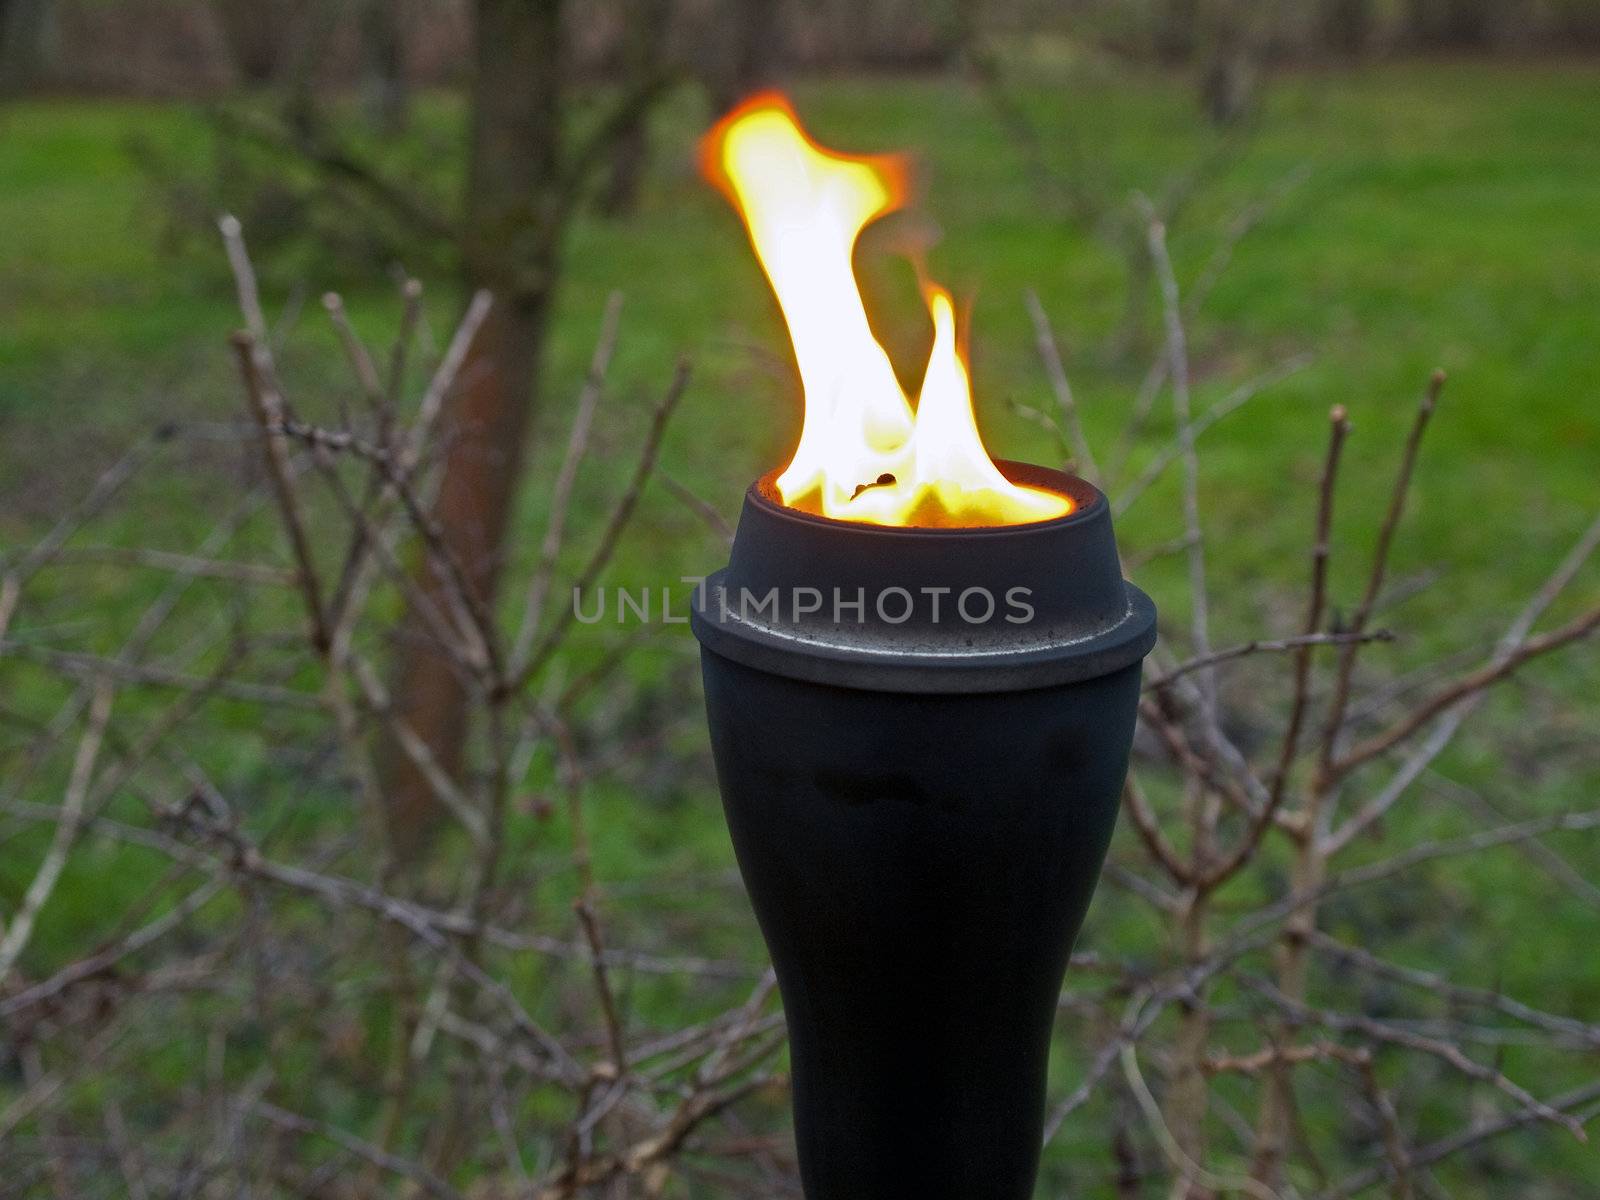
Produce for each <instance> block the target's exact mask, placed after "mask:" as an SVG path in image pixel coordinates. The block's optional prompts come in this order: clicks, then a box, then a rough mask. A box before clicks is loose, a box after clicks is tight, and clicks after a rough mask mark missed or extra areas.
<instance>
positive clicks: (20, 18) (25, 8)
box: [0, 0, 55, 95]
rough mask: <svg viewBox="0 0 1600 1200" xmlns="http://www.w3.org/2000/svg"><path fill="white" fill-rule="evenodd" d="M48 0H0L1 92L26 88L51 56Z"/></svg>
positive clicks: (51, 14) (51, 24) (37, 78)
mask: <svg viewBox="0 0 1600 1200" xmlns="http://www.w3.org/2000/svg"><path fill="white" fill-rule="evenodd" d="M54 20H55V11H54V5H53V4H52V3H51V0H0V95H3V94H7V93H17V92H24V91H27V90H28V89H29V88H30V87H33V86H34V85H35V84H37V83H38V82H40V80H42V79H43V78H44V77H45V76H46V75H47V74H49V68H50V66H51V59H52V58H53V56H54V49H55V45H54V43H55V38H54Z"/></svg>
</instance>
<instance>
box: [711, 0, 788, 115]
mask: <svg viewBox="0 0 1600 1200" xmlns="http://www.w3.org/2000/svg"><path fill="white" fill-rule="evenodd" d="M726 7H727V9H728V15H727V21H726V29H727V37H726V39H725V40H724V42H723V45H724V46H725V47H726V53H725V54H724V56H723V58H722V60H721V61H720V62H718V63H717V64H716V65H715V67H714V69H713V71H712V76H711V101H712V104H713V106H714V107H715V108H716V109H717V111H718V112H719V113H721V112H727V111H728V110H729V109H730V108H732V107H733V106H734V105H735V104H738V103H739V101H741V100H743V99H744V98H745V97H746V96H748V95H749V94H750V93H751V92H753V91H755V90H756V89H758V88H760V87H761V86H762V85H764V84H766V83H767V82H768V81H769V80H770V78H771V74H772V68H773V66H774V64H775V62H776V60H777V57H778V56H777V53H776V51H777V47H778V41H779V36H780V34H779V28H778V24H779V22H778V17H779V8H780V5H779V3H778V0H727V3H726Z"/></svg>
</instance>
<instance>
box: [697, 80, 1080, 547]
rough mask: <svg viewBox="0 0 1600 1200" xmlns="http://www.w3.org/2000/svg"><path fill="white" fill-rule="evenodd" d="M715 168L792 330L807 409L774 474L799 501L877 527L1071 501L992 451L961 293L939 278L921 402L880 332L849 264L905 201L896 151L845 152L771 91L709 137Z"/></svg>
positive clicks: (707, 154) (969, 519)
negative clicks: (908, 390) (960, 321)
mask: <svg viewBox="0 0 1600 1200" xmlns="http://www.w3.org/2000/svg"><path fill="white" fill-rule="evenodd" d="M701 151H702V165H703V167H704V169H705V172H706V175H707V177H708V178H710V179H711V181H712V182H713V183H715V184H716V185H717V186H718V187H720V188H721V189H722V190H723V191H724V192H725V193H726V194H727V196H728V198H729V200H730V201H732V203H733V205H734V207H735V208H736V209H738V211H739V214H740V216H741V217H743V218H744V222H745V226H746V227H747V228H748V230H749V231H750V241H751V243H752V244H753V245H754V247H755V252H756V257H757V258H758V259H760V260H761V266H762V269H763V270H765V272H766V274H767V279H768V280H769V281H770V282H771V284H772V290H773V291H774V292H775V293H776V294H777V297H778V306H779V307H780V308H781V309H782V310H783V318H784V321H785V323H786V324H787V325H788V327H789V338H790V341H791V342H792V343H793V345H794V355H795V361H796V362H797V364H798V365H799V368H800V381H801V384H802V385H803V387H804V391H805V420H804V423H803V425H802V426H801V430H800V443H799V445H798V446H797V447H796V448H795V452H794V458H793V459H792V460H791V461H790V463H789V465H788V467H786V468H785V469H784V471H783V472H782V474H780V475H779V476H778V481H777V486H778V492H779V495H781V496H782V498H783V502H784V503H785V504H786V505H788V506H789V507H791V508H798V509H803V510H805V511H807V512H813V513H820V514H821V515H823V516H827V517H833V518H835V519H838V520H844V521H866V522H870V523H872V524H876V525H916V526H974V525H1017V524H1022V523H1025V522H1029V521H1045V520H1049V519H1050V518H1052V517H1059V516H1063V515H1064V514H1066V513H1069V512H1071V511H1072V501H1071V500H1070V499H1068V498H1067V497H1066V496H1063V495H1060V494H1058V493H1056V492H1050V491H1044V490H1042V489H1039V488H1029V487H1022V486H1019V485H1017V484H1014V483H1012V482H1011V481H1010V480H1008V479H1007V478H1006V477H1005V476H1004V475H1002V474H1001V473H1000V470H999V468H998V467H996V466H995V465H994V462H993V460H991V459H990V457H989V455H988V452H987V451H985V450H984V448H983V440H982V438H981V437H979V435H978V426H977V422H976V420H975V418H974V417H973V413H972V391H971V382H970V379H969V376H968V374H967V368H966V364H965V363H964V362H963V361H962V358H961V354H960V350H959V348H958V346H957V343H956V322H955V309H954V306H953V305H952V303H951V300H950V295H949V293H947V292H945V291H944V290H943V289H941V288H937V287H931V288H929V289H928V295H927V300H928V308H929V311H930V313H931V314H932V317H933V329H934V338H933V351H932V353H931V354H930V355H929V358H928V367H927V371H926V373H925V374H924V376H923V380H922V390H921V393H920V395H919V397H918V400H917V407H916V411H915V412H913V411H912V408H911V405H910V404H909V403H908V402H907V400H906V396H905V393H904V392H903V391H901V388H900V382H899V380H898V379H896V378H895V374H894V368H893V367H892V366H891V365H890V363H889V356H888V354H886V353H885V352H884V349H883V347H882V346H880V345H879V344H878V341H877V339H876V338H875V337H873V335H872V329H871V327H870V326H869V325H868V323H867V313H866V309H865V308H864V307H863V305H862V302H861V293H860V290H859V289H858V288H857V286H856V280H855V273H854V270H853V268H852V265H851V255H852V253H853V252H854V249H855V244H856V239H857V238H858V237H859V236H860V234H861V231H862V230H863V229H864V228H866V226H867V225H868V224H870V223H871V222H872V221H873V220H875V219H876V218H877V217H879V216H882V215H883V214H884V213H887V212H891V211H893V210H894V209H896V208H898V207H899V206H900V205H901V204H902V203H903V201H904V197H905V182H904V172H903V170H902V168H901V165H900V163H899V161H898V160H895V159H890V158H863V157H851V156H846V155H841V154H835V153H833V152H831V151H828V150H824V149H823V148H822V147H821V146H818V145H817V144H816V143H815V142H813V141H812V140H811V139H810V138H809V137H808V136H807V135H806V133H805V131H804V130H803V129H802V128H801V127H800V124H799V122H798V120H797V119H796V118H795V114H794V111H793V109H791V108H790V107H789V104H788V101H787V100H785V99H784V98H783V97H782V96H780V95H778V94H776V93H766V94H763V95H760V96H756V97H753V98H752V99H750V100H748V101H746V102H745V103H744V104H742V105H741V106H740V107H739V108H738V109H736V110H735V111H734V112H732V113H730V114H729V115H728V116H726V117H724V118H723V119H722V120H721V121H720V122H718V124H717V125H716V126H715V127H714V128H713V129H712V130H711V132H710V133H709V134H707V135H706V138H705V141H704V142H703V143H702V147H701Z"/></svg>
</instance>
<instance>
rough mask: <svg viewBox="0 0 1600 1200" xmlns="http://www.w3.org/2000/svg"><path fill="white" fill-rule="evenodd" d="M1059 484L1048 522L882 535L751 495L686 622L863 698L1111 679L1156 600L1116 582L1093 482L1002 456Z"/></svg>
mask: <svg viewBox="0 0 1600 1200" xmlns="http://www.w3.org/2000/svg"><path fill="white" fill-rule="evenodd" d="M999 465H1000V467H1001V469H1002V470H1003V471H1004V472H1005V473H1006V475H1007V476H1008V477H1009V478H1011V479H1012V480H1013V481H1014V482H1017V483H1021V484H1026V485H1030V486H1034V487H1045V488H1049V489H1052V490H1055V491H1059V492H1065V493H1066V494H1067V495H1069V496H1071V497H1072V499H1073V501H1074V505H1075V507H1074V509H1073V511H1072V512H1071V513H1069V514H1067V515H1066V516H1064V517H1060V518H1057V519H1056V520H1053V521H1041V522H1036V523H1033V524H1029V525H1007V526H995V527H986V528H974V529H906V528H885V527H882V526H875V525H864V524H857V523H852V522H843V521H833V520H828V519H826V518H822V517H816V516H812V515H810V514H807V513H803V512H799V511H797V510H795V509H791V508H786V507H784V506H783V505H782V504H781V503H779V502H777V500H776V499H775V498H774V494H773V491H772V479H771V476H768V477H767V478H765V479H762V480H758V481H757V482H756V483H755V484H753V485H752V486H751V488H750V490H749V491H748V492H747V493H746V496H745V503H744V510H743V512H742V514H741V515H740V519H739V528H738V532H737V534H736V535H735V538H734V542H733V548H732V552H731V555H730V560H729V563H728V566H727V567H726V568H725V569H723V570H721V571H718V572H716V573H715V574H713V575H711V576H710V577H708V578H707V579H706V581H705V583H704V584H702V585H701V587H699V588H698V589H696V592H695V597H694V604H693V608H692V611H691V614H690V621H691V624H692V626H693V629H694V633H695V636H696V637H697V638H699V640H700V642H701V644H702V645H703V646H705V648H706V649H708V650H710V651H712V652H713V653H716V654H719V655H721V656H723V657H724V658H728V659H731V660H733V661H734V662H738V663H742V664H744V665H745V666H749V667H754V668H756V669H758V670H763V671H768V672H771V673H773V674H776V675H783V676H787V677H789V678H793V679H802V680H806V681H809V682H813V683H824V684H833V685H837V686H840V687H853V688H861V689H866V690H870V691H894V692H909V693H960V692H1000V691H1016V690H1020V689H1026V688H1035V687H1049V686H1052V685H1056V684H1063V683H1071V682H1075V681H1078V680H1082V679H1089V678H1094V677H1096V676H1100V675H1107V674H1110V673H1112V672H1114V671H1117V670H1120V669H1122V668H1124V667H1127V666H1129V665H1131V664H1132V663H1135V662H1137V661H1139V660H1140V659H1142V658H1143V657H1144V656H1145V655H1146V654H1148V653H1149V651H1150V648H1151V646H1152V645H1154V643H1155V637H1156V628H1155V625H1156V619H1155V606H1154V605H1153V604H1152V603H1151V601H1150V598H1149V597H1148V596H1146V595H1145V594H1144V593H1143V592H1142V591H1140V590H1139V589H1138V588H1136V587H1134V586H1133V585H1132V584H1130V583H1128V582H1126V581H1125V580H1124V579H1123V578H1122V573H1121V568H1120V563H1119V560H1118V557H1117V550H1116V541H1115V538H1114V536H1113V534H1112V529H1111V512H1110V506H1109V504H1108V503H1107V502H1106V499H1105V496H1104V495H1103V494H1102V493H1101V492H1100V491H1099V489H1097V488H1095V487H1094V486H1093V485H1092V484H1089V483H1087V482H1085V481H1084V480H1081V479H1078V478H1076V477H1075V476H1068V475H1065V474H1062V473H1061V472H1057V471H1050V470H1047V469H1045V468H1042V467H1034V466H1028V465H1026V464H1020V463H1008V462H1002V463H1000V464H999Z"/></svg>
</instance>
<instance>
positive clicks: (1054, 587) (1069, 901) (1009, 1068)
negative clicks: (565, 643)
mask: <svg viewBox="0 0 1600 1200" xmlns="http://www.w3.org/2000/svg"><path fill="white" fill-rule="evenodd" d="M704 153H705V158H706V166H707V169H708V173H710V174H711V176H712V177H713V179H715V180H716V181H717V182H718V183H719V184H721V185H722V186H723V188H724V190H725V191H726V192H727V193H728V195H729V196H730V198H731V199H732V200H733V201H734V203H735V205H736V207H737V208H738V209H739V211H740V212H741V214H742V215H743V216H744V218H745V220H746V223H747V225H748V227H749V229H750V233H751V239H752V242H753V243H754V245H755V248H756V251H757V255H758V257H759V258H760V259H761V262H762V265H763V267H764V269H765V270H766V273H767V276H768V278H769V280H770V281H771V282H772V284H773V287H774V291H775V292H776V293H777V296H778V300H779V304H780V306H781V307H782V309H783V312H784V317H785V320H786V323H787V324H788V326H789V329H790V333H791V337H792V339H793V341H794V346H795V353H796V358H797V360H798V362H799V366H800V373H801V378H802V382H803V384H804V388H805V397H806V415H805V424H804V427H803V429H802V433H801V438H800V443H799V446H798V447H797V449H796V452H795V456H794V458H793V459H792V461H791V462H790V464H789V466H788V467H787V468H785V469H784V470H783V471H781V472H774V473H772V474H771V475H768V476H766V477H764V478H762V479H760V480H758V481H757V482H756V483H755V484H754V485H752V486H751V488H750V489H749V491H748V492H747V494H746V496H745V500H744V508H743V512H742V514H741V516H740V519H739V526H738V530H737V533H736V535H735V538H734V541H733V546H732V549H731V553H730V559H729V562H728V565H727V567H726V568H725V569H723V570H721V571H719V572H717V573H715V574H713V575H712V576H710V577H709V578H708V579H707V580H706V581H705V583H704V584H703V585H702V586H701V587H700V588H699V589H698V590H697V592H696V597H695V604H694V609H693V613H692V618H691V619H692V623H693V628H694V632H695V635H696V637H697V638H698V639H699V640H700V643H701V647H702V654H701V662H702V670H703V676H704V682H705V694H706V707H707V712H708V716H709V720H710V728H711V744H712V750H713V753H714V757H715V760H716V766H717V777H718V783H719V786H720V789H721V792H722V799H723V806H724V810H725V812H726V815H727V820H728V827H729V831H730V834H731V836H732V840H733V846H734V851H735V854H736V856H737V858H738V862H739V867H740V871H741V874H742V876H743V878H744V882H745V886H746V889H747V890H748V892H749V895H750V899H751V903H752V905H753V907H754V909H755V913H756V917H757V920H758V922H759V924H760V926H761V930H762V933H763V935H764V937H765V939H766V943H767V946H768V949H769V951H770V953H771V956H772V961H773V965H774V967H775V969H776V973H777V978H778V986H779V990H780V992H781V994H782V997H783V1005H784V1014H785V1018H786V1020H787V1023H788V1027H789V1038H790V1053H791V1061H792V1079H793V1092H794V1112H795V1136H796V1142H797V1148H798V1152H799V1160H800V1170H801V1177H802V1182H803V1184H804V1187H805V1191H806V1195H807V1196H808V1197H809V1200H889V1198H891V1197H892V1198H895V1200H900V1198H904V1197H913V1196H914V1197H918V1198H919V1200H939V1198H946V1197H947V1198H949V1200H1021V1198H1023V1197H1027V1196H1030V1195H1031V1194H1032V1188H1033V1182H1034V1177H1035V1174H1036V1171H1037V1167H1038V1158H1039V1151H1040V1140H1041V1132H1042V1126H1043V1112H1044V1089H1045V1072H1046V1061H1047V1058H1048V1050H1049V1042H1050V1031H1051V1025H1052V1018H1053V1015H1054V1012H1055V1008H1056V1001H1057V997H1058V995H1059V992H1060V988H1061V981H1062V978H1063V975H1064V972H1065V970H1066V966H1067V960H1068V957H1069V955H1070V952H1071V948H1072V943H1073V940H1074V938H1075V937H1076V935H1077V932H1078V929H1079V927H1080V925H1081V923H1082V921H1083V917H1084V913H1085V910H1086V909H1087V907H1088V904H1089V899H1090V896H1091V895H1092V893H1093V891H1094V887H1095V884H1096V881H1097V879H1098V876H1099V872H1100V867H1101V864H1102V861H1103V859H1104V856H1105V852H1106V846H1107V843H1108V841H1109V839H1110V836H1111V830H1112V826H1113V824H1114V822H1115V819H1116V811H1117V803H1118V797H1119V794H1120V791H1121V787H1122V782H1123V778H1124V775H1125V772H1126V769H1127V759H1128V751H1129V747H1130V744H1131V742H1132V737H1133V726H1134V718H1135V712H1136V708H1137V703H1138V694H1139V673H1140V664H1141V661H1142V659H1143V658H1144V656H1145V654H1147V653H1148V652H1149V650H1150V647H1151V645H1152V643H1153V641H1154V639H1155V610H1154V608H1153V606H1152V605H1151V603H1150V601H1149V599H1148V598H1147V597H1146V596H1145V595H1144V594H1143V593H1142V592H1140V591H1139V590H1138V589H1137V588H1134V587H1132V586H1131V585H1130V584H1128V583H1126V582H1125V581H1124V580H1123V578H1122V573H1121V569H1120V565H1119V560H1118V556H1117V550H1116V543H1115V539H1114V537H1113V534H1112V528H1111V514H1110V509H1109V506H1108V504H1107V502H1106V499H1105V497H1104V496H1103V495H1102V494H1101V493H1100V492H1099V491H1098V490H1097V489H1096V488H1094V487H1093V486H1092V485H1091V484H1089V483H1087V482H1085V481H1083V480H1081V479H1078V478H1075V477H1073V476H1069V475H1066V474H1063V473H1060V472H1057V471H1051V470H1047V469H1044V468H1041V467H1034V466H1027V465H1023V464H1017V463H1006V462H1000V463H997V462H994V461H992V460H991V459H990V458H989V456H988V454H987V453H986V451H985V450H984V448H983V445H982V442H981V440H980V438H979V436H978V432H977V428H976V424H975V422H974V419H973V415H972V405H971V397H970V394H969V385H968V379H967V373H966V368H965V364H964V363H963V362H962V361H961V357H960V354H959V352H958V350H957V347H956V340H955V331H954V316H953V310H952V306H951V304H950V301H949V297H948V296H946V295H945V294H944V293H942V292H940V291H938V290H937V289H930V293H929V309H930V315H931V317H932V321H933V326H934V341H933V348H932V352H931V355H930V360H929V364H928V368H927V371H926V372H925V375H924V380H923V384H922V388H921V392H920V395H919V397H918V401H917V403H916V405H915V407H913V406H912V405H911V404H910V403H909V401H908V400H907V398H906V397H905V396H904V394H903V393H902V392H901V391H900V388H899V384H898V382H896V380H895V376H894V374H893V371H892V369H890V368H889V366H888V360H887V357H886V356H885V355H884V353H883V351H882V349H881V347H879V346H878V344H877V342H876V341H875V340H874V338H873V336H872V334H871V331H870V329H869V328H868V326H867V322H866V317H865V313H864V311H863V310H862V307H861V302H860V298H859V295H858V294H857V293H856V291H855V287H854V280H853V275H852V271H851V264H850V255H851V250H852V247H853V245H854V241H855V237H856V235H857V233H859V231H860V229H861V228H862V227H863V226H864V225H865V224H866V223H867V222H868V221H870V220H872V219H873V218H874V217H875V216H877V215H878V214H879V213H881V212H883V211H886V210H887V209H889V208H892V207H893V206H894V205H895V204H897V203H898V198H899V196H900V194H901V189H900V186H899V177H898V174H897V172H896V170H895V168H894V164H893V163H892V161H890V160H882V159H867V158H850V157H846V156H842V155H837V154H833V153H831V152H829V151H826V150H823V149H822V148H821V147H819V146H817V145H816V144H815V143H814V142H812V141H810V140H809V139H808V138H807V137H806V136H805V135H804V133H803V132H802V131H801V130H800V128H799V125H798V122H797V121H796V120H795V118H794V114H793V112H792V110H790V109H789V107H788V106H787V104H786V103H785V102H784V101H783V100H782V99H781V98H780V97H777V96H773V95H767V96H761V97H757V98H756V99H754V100H752V101H750V102H749V103H747V104H746V105H745V106H743V107H741V109H739V110H737V111H736V112H734V113H733V114H731V115H730V116H729V117H727V118H725V119H724V120H723V122H721V123H720V124H719V125H718V126H717V127H716V128H715V129H714V130H713V131H712V133H711V134H710V135H708V138H707V140H706V143H705V151H704Z"/></svg>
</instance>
